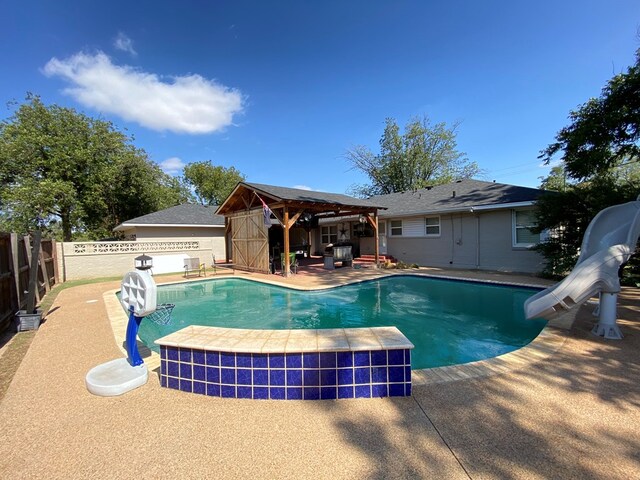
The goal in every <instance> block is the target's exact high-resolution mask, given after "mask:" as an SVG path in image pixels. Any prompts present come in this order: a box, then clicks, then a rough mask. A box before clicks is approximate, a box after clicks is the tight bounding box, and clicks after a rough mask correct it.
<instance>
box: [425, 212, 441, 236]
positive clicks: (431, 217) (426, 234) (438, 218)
mask: <svg viewBox="0 0 640 480" xmlns="http://www.w3.org/2000/svg"><path fill="white" fill-rule="evenodd" d="M434 218H435V219H437V220H438V224H437V225H429V224H427V221H428V220H430V219H434ZM434 227H438V233H429V228H434ZM441 228H442V227H441V223H440V215H429V216H428V217H424V235H425V236H426V237H439V236H440V232H441Z"/></svg>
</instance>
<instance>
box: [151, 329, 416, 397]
mask: <svg viewBox="0 0 640 480" xmlns="http://www.w3.org/2000/svg"><path fill="white" fill-rule="evenodd" d="M187 328H196V329H199V330H197V331H198V332H199V333H197V334H191V338H186V337H189V335H188V332H185V331H184V330H181V331H180V332H176V334H172V335H169V336H167V337H164V338H162V339H159V340H158V341H157V343H159V344H160V352H161V355H160V356H161V364H160V382H161V385H162V386H163V387H168V388H173V389H176V390H181V391H184V392H190V393H197V394H201V395H210V396H215V397H225V398H251V399H260V400H266V399H271V400H320V399H322V400H325V399H326V400H334V399H342V398H371V397H387V396H391V397H394V396H409V395H411V348H413V345H412V344H411V343H410V342H409V341H408V340H406V338H405V337H404V336H403V335H402V334H401V333H400V332H399V331H397V329H395V332H393V331H392V330H391V328H393V327H390V328H384V329H380V332H378V333H379V335H377V336H376V335H375V330H376V329H375V328H371V329H344V330H345V338H347V343H349V340H351V342H350V343H351V344H352V345H353V348H356V350H351V349H349V350H346V349H345V348H346V347H345V345H344V343H343V342H341V337H340V336H339V335H338V334H337V333H336V331H335V330H331V331H328V334H329V335H334V336H333V337H330V338H333V339H334V340H333V341H331V342H323V341H322V339H323V338H325V337H324V336H323V333H322V332H323V331H322V330H318V331H316V332H318V333H317V336H314V335H309V334H308V333H307V334H306V335H307V340H309V343H310V345H311V346H309V347H308V348H312V347H313V348H315V349H316V351H306V352H287V351H286V349H287V345H289V346H290V347H293V346H296V347H298V348H306V347H305V346H304V345H303V344H302V343H304V342H302V343H301V341H300V337H301V335H304V334H301V333H294V334H293V335H292V337H293V338H291V342H282V337H283V335H282V332H283V331H274V332H280V333H278V334H277V335H276V338H277V339H278V342H277V343H278V344H279V345H281V346H282V349H283V350H285V351H284V352H270V353H262V352H242V351H235V352H228V351H223V350H221V349H220V348H216V349H214V350H211V349H210V348H211V346H212V344H213V346H214V347H219V346H220V344H223V343H225V339H226V343H228V344H230V345H231V344H232V345H233V348H234V349H236V350H239V349H242V347H243V345H242V341H240V342H238V341H234V340H233V339H232V337H229V335H233V334H242V332H240V333H236V331H234V329H220V328H217V327H187ZM209 328H211V329H214V330H213V331H209V332H204V331H203V330H200V329H209ZM222 330H227V331H226V332H222ZM341 330H342V329H341ZM359 330H362V338H364V339H365V340H366V341H362V342H360V343H359V342H358V341H356V340H355V336H357V334H358V331H359ZM229 331H231V332H229ZM372 331H374V337H376V338H378V340H379V341H378V345H375V343H376V342H374V341H373V340H372V338H373V337H372V336H371V333H372ZM246 332H250V331H246ZM254 332H263V334H264V332H268V331H254ZM291 332H296V331H295V330H292V331H291ZM298 332H301V331H298ZM307 332H308V331H307ZM180 335H182V337H181V336H180ZM212 336H213V337H215V338H218V341H215V340H214V341H212V340H211V338H212ZM263 336H264V337H267V335H263ZM198 337H200V338H198ZM352 337H353V338H352ZM254 338H255V337H254ZM267 338H268V337H267ZM205 339H206V340H205ZM197 343H205V345H197ZM323 343H326V344H327V346H325V347H322V348H323V351H318V350H319V348H320V347H318V345H319V344H323ZM383 343H386V344H387V345H392V346H393V347H395V348H386V349H385V348H382V347H383ZM365 344H366V345H368V346H369V347H368V348H369V349H366V350H362V349H358V348H361V347H362V346H363V345H365ZM265 345H267V347H265ZM268 345H269V342H268V341H265V343H263V345H262V347H261V349H262V350H265V349H267V350H269V349H270V348H269V347H268ZM331 345H334V346H337V347H338V348H340V350H339V351H327V350H326V349H327V348H330V346H331ZM398 347H401V348H398ZM246 348H247V349H255V348H257V347H256V343H255V342H247V345H246ZM349 348H351V347H349Z"/></svg>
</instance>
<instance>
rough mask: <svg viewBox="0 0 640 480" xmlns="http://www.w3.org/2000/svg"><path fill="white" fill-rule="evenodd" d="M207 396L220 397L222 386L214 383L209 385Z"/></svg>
mask: <svg viewBox="0 0 640 480" xmlns="http://www.w3.org/2000/svg"><path fill="white" fill-rule="evenodd" d="M207 395H209V396H211V397H219V396H220V385H214V384H213V383H207Z"/></svg>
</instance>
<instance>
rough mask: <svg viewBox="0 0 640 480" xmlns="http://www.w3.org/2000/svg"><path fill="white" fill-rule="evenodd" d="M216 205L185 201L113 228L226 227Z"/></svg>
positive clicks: (115, 229) (120, 229)
mask: <svg viewBox="0 0 640 480" xmlns="http://www.w3.org/2000/svg"><path fill="white" fill-rule="evenodd" d="M217 209H218V207H217V206H216V205H212V206H206V205H197V204H192V203H184V204H182V205H177V206H175V207H170V208H166V209H164V210H159V211H157V212H153V213H149V214H148V215H143V216H141V217H137V218H132V219H131V220H127V221H126V222H123V223H121V224H120V225H118V226H117V227H116V228H114V229H113V230H114V231H116V232H118V231H122V230H128V229H130V228H132V227H144V226H148V227H150V226H156V227H224V216H223V215H217V214H216V211H217Z"/></svg>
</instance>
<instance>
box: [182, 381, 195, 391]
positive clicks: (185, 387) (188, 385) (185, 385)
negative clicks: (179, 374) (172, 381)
mask: <svg viewBox="0 0 640 480" xmlns="http://www.w3.org/2000/svg"><path fill="white" fill-rule="evenodd" d="M180 390H182V391H183V392H191V391H193V382H192V381H191V380H182V379H181V380H180Z"/></svg>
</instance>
